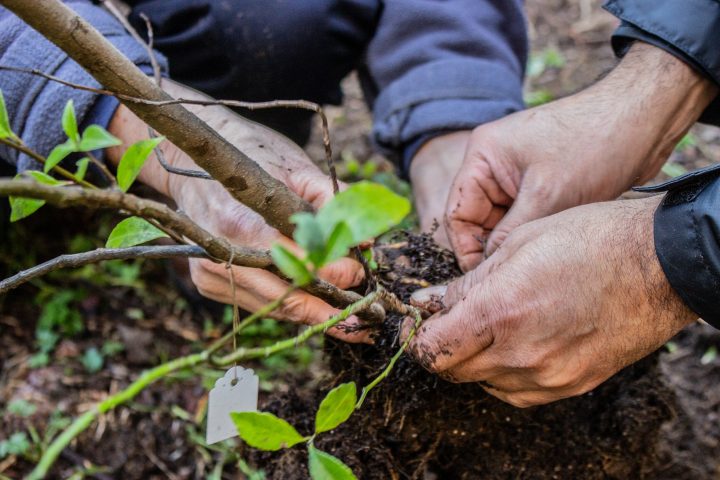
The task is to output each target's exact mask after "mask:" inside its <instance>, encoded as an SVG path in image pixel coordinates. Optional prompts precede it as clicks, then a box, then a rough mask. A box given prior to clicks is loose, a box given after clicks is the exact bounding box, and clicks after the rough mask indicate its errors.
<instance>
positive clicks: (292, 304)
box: [277, 295, 310, 323]
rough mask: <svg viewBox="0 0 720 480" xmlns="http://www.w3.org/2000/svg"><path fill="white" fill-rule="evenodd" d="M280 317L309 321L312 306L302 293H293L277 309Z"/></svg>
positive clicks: (303, 321) (302, 321)
mask: <svg viewBox="0 0 720 480" xmlns="http://www.w3.org/2000/svg"><path fill="white" fill-rule="evenodd" d="M277 312H278V314H279V316H280V317H282V318H283V319H290V320H293V321H296V322H301V323H308V322H309V321H310V308H309V305H308V302H307V301H306V299H305V298H303V296H301V295H291V296H290V297H288V298H287V299H286V300H285V301H284V302H283V304H282V307H280V308H279V309H278V310H277Z"/></svg>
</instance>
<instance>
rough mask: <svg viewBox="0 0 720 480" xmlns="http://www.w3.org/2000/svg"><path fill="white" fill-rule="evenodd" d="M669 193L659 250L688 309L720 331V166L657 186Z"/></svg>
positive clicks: (662, 209)
mask: <svg viewBox="0 0 720 480" xmlns="http://www.w3.org/2000/svg"><path fill="white" fill-rule="evenodd" d="M636 190H640V191H646V192H656V191H665V190H666V191H668V193H667V195H666V197H665V199H664V200H663V202H662V203H661V204H660V206H659V207H658V209H657V211H656V212H655V227H654V232H655V233H654V235H655V250H656V252H657V256H658V259H659V260H660V265H661V266H662V268H663V271H664V272H665V275H666V276H667V279H668V281H669V282H670V285H671V286H672V287H673V288H674V289H675V291H676V292H677V293H678V295H679V296H680V298H682V299H683V301H684V302H685V304H686V305H687V306H688V307H690V308H691V309H692V310H693V311H694V312H695V313H697V314H698V316H700V317H701V318H703V319H704V320H705V321H706V322H708V323H709V324H711V325H713V326H714V327H715V328H720V165H714V166H712V167H709V168H706V169H703V170H700V171H697V172H692V173H690V174H688V175H685V176H683V177H678V178H676V179H674V180H671V181H669V182H667V183H665V184H662V185H658V186H655V187H647V188H640V189H636Z"/></svg>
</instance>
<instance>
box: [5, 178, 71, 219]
mask: <svg viewBox="0 0 720 480" xmlns="http://www.w3.org/2000/svg"><path fill="white" fill-rule="evenodd" d="M25 175H27V176H30V177H32V178H33V180H35V181H37V182H40V183H44V184H46V185H53V186H60V185H67V183H68V182H61V181H59V180H56V179H54V178H53V177H51V176H50V175H47V174H45V173H43V172H40V171H38V170H28V171H26V172H23V173H21V174H18V175H16V176H15V178H16V179H17V178H22V177H23V176H25ZM9 201H10V221H11V222H17V221H18V220H22V219H23V218H27V217H29V216H30V215H32V214H33V213H35V212H37V211H38V210H39V209H40V207H42V206H43V205H45V200H39V199H37V198H22V197H10V198H9Z"/></svg>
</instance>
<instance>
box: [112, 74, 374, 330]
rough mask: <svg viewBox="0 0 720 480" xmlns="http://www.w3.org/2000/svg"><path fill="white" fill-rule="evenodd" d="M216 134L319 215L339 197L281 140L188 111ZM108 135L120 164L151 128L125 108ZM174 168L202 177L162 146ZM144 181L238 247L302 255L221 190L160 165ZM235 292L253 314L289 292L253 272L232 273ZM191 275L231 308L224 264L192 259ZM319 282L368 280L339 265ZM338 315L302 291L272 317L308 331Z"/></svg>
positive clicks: (221, 115)
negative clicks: (277, 247)
mask: <svg viewBox="0 0 720 480" xmlns="http://www.w3.org/2000/svg"><path fill="white" fill-rule="evenodd" d="M163 88H164V89H165V90H166V91H168V93H170V94H171V95H172V96H174V97H176V98H178V97H183V98H207V97H205V96H203V95H201V94H199V93H197V92H195V91H193V90H190V89H188V88H186V87H183V86H181V85H179V84H176V83H174V82H171V81H167V80H166V81H164V83H163ZM189 108H190V109H191V110H193V111H194V113H195V114H196V115H198V116H199V117H200V118H202V119H203V120H204V121H206V122H207V123H208V124H209V125H210V126H211V127H213V128H215V129H216V130H217V132H218V133H219V134H220V135H221V136H223V137H224V138H226V139H228V140H229V141H230V142H231V143H232V144H234V145H237V146H238V147H239V148H240V149H241V150H242V151H243V152H244V153H245V154H247V155H248V156H249V157H250V158H252V159H253V160H255V161H256V162H257V163H258V164H259V165H260V166H261V167H262V168H264V169H265V170H266V171H267V172H268V173H270V174H271V175H273V176H274V177H275V178H277V179H279V180H280V181H282V182H284V183H285V184H286V185H287V186H288V187H289V188H290V189H291V190H293V191H294V192H295V193H297V194H298V195H299V196H300V197H302V198H303V199H305V200H306V201H308V202H309V203H311V204H312V205H313V206H314V207H316V208H318V207H320V206H321V205H322V204H323V203H325V202H326V201H328V200H329V199H330V198H332V196H333V190H332V184H331V182H330V179H329V177H328V176H327V175H325V174H323V173H322V171H320V169H318V168H317V167H316V166H315V165H314V164H313V163H312V162H311V161H310V159H309V158H308V157H307V156H306V155H305V153H304V152H303V150H302V149H301V148H300V147H298V146H297V145H295V144H294V143H293V142H291V141H290V140H288V139H287V138H286V137H284V136H282V135H280V134H279V133H277V132H275V131H273V130H270V129H268V128H266V127H264V126H262V125H259V124H257V123H254V122H250V121H248V120H246V119H244V118H242V117H240V116H238V115H236V114H235V113H234V112H232V111H231V110H229V109H226V108H224V107H204V108H203V107H197V106H191V107H189ZM109 130H110V132H111V133H113V134H114V135H116V136H118V137H119V138H120V139H121V140H123V143H124V144H125V145H124V146H123V147H119V148H117V149H115V150H111V151H109V152H108V156H109V159H110V161H111V162H114V163H117V161H119V158H120V155H121V154H122V151H123V150H124V149H125V148H126V147H127V145H129V144H131V143H133V142H135V141H137V140H140V139H142V138H147V126H146V125H145V124H144V123H143V122H142V121H140V120H139V119H138V118H137V117H136V116H135V115H134V114H132V112H130V111H129V110H128V109H126V108H125V107H122V106H121V107H120V108H119V109H118V111H117V113H116V114H115V116H114V118H113V121H112V122H111V125H110V128H109ZM161 148H162V150H163V153H164V155H165V157H166V159H167V161H168V163H170V164H171V165H173V166H175V167H179V168H184V169H190V170H198V167H197V165H195V163H194V162H193V161H192V160H191V159H190V158H189V157H188V156H187V155H186V154H185V153H183V152H182V151H181V150H180V149H178V148H177V147H175V146H174V145H173V144H171V143H170V142H164V143H163V144H162V146H161ZM139 179H140V180H141V181H143V182H144V183H146V184H148V185H150V186H152V187H153V188H155V189H156V190H158V191H159V192H160V193H163V194H165V195H166V196H168V197H170V198H172V199H173V200H174V201H175V203H176V204H177V205H178V208H179V209H180V210H182V211H183V212H184V213H186V214H187V215H188V216H189V217H190V218H191V219H193V220H194V221H195V222H196V223H197V224H198V225H200V226H201V227H203V228H204V229H206V230H207V231H209V232H210V233H212V234H215V235H218V236H220V237H223V238H225V239H227V240H229V241H230V242H231V243H233V244H236V245H243V246H246V247H251V248H258V249H269V248H270V247H271V246H272V244H274V243H276V242H279V243H281V244H283V245H284V246H286V247H287V248H289V249H290V250H294V251H295V252H296V253H298V252H299V251H300V249H299V247H298V246H297V245H296V244H295V243H294V242H293V241H292V240H291V239H289V238H287V237H285V236H283V235H282V234H281V233H280V232H278V231H277V230H276V229H274V228H272V227H270V226H269V225H267V224H266V223H265V221H264V219H263V218H262V217H261V216H260V215H259V214H257V213H255V212H254V211H252V210H251V209H249V208H248V207H246V206H245V205H243V204H241V203H239V202H238V201H236V200H235V199H233V198H232V197H231V196H230V194H229V193H228V192H227V191H226V190H225V189H224V188H223V187H222V185H220V183H219V182H216V181H211V180H204V179H196V178H189V177H185V176H179V175H173V174H168V172H167V171H165V170H164V169H163V168H162V166H161V165H160V164H159V162H157V161H156V160H155V159H154V158H152V159H151V160H150V161H148V162H147V164H146V165H145V167H144V168H143V170H142V172H141V173H140V176H139ZM231 271H232V274H233V276H234V282H235V285H236V292H235V297H234V300H235V302H236V303H237V304H238V305H239V306H240V307H242V308H243V309H245V310H248V311H255V310H257V309H259V308H260V307H262V306H263V305H266V304H267V303H270V302H271V301H273V300H276V299H277V298H279V297H280V296H282V295H283V294H284V293H285V291H286V290H287V289H288V287H289V285H288V283H287V282H285V281H284V280H282V279H281V278H279V277H277V276H275V275H273V274H272V273H270V272H267V271H265V270H261V269H255V268H246V267H237V266H234V267H232V269H231ZM190 274H191V277H192V280H193V283H194V284H195V286H196V287H197V289H198V291H199V292H200V293H201V294H202V295H204V296H206V297H208V298H211V299H213V300H216V301H219V302H223V303H227V304H232V303H233V294H232V289H231V286H230V279H229V270H228V269H226V268H225V264H219V263H215V262H212V261H210V260H204V259H191V260H190ZM319 276H320V278H322V279H324V280H326V281H328V282H330V283H332V284H334V285H335V286H337V287H338V288H342V289H346V288H350V287H353V286H357V285H359V284H360V283H361V282H362V280H363V277H364V274H363V269H362V266H361V265H360V264H359V263H358V262H356V261H355V260H352V259H350V258H344V259H341V260H339V261H337V262H335V263H333V264H331V265H328V266H327V267H325V268H323V269H321V270H320V272H319ZM339 312H340V310H338V309H336V308H334V307H332V306H330V305H328V304H327V303H325V302H324V301H323V300H321V299H319V298H317V297H314V296H312V295H310V294H308V293H305V292H303V291H296V292H294V293H292V294H291V295H290V296H289V297H288V298H287V299H286V300H285V302H284V303H283V305H282V306H281V307H280V308H279V309H277V310H276V311H275V312H274V313H273V314H272V315H271V316H274V317H275V318H279V319H283V320H289V321H294V322H299V323H304V324H317V323H321V322H324V321H325V320H327V319H328V318H329V317H331V316H333V315H335V314H337V313H339ZM358 322H359V319H358V318H357V317H355V316H352V317H350V318H349V319H348V320H346V321H345V322H343V325H344V326H352V325H353V324H357V323H358ZM329 333H330V334H331V335H333V336H335V337H337V338H341V339H343V340H346V341H351V342H362V341H368V338H369V337H368V335H367V332H358V333H345V332H344V331H341V330H340V329H338V328H334V329H331V330H330V331H329Z"/></svg>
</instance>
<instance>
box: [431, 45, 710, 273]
mask: <svg viewBox="0 0 720 480" xmlns="http://www.w3.org/2000/svg"><path fill="white" fill-rule="evenodd" d="M716 93H717V88H716V87H715V86H713V84H712V83H711V82H709V81H708V80H706V79H705V78H704V77H702V76H701V75H700V74H699V73H697V72H696V71H695V70H693V69H692V68H691V67H689V66H687V65H686V64H685V63H683V62H682V61H680V60H678V59H677V58H675V57H673V56H672V55H670V54H668V53H666V52H664V51H662V50H660V49H658V48H655V47H652V46H650V45H646V44H641V43H638V44H636V45H635V46H634V47H633V48H632V50H631V51H630V52H629V53H628V54H627V56H626V57H625V59H624V60H623V61H622V62H621V63H620V65H619V66H618V67H617V68H616V69H615V70H614V71H613V72H612V73H611V74H610V75H608V76H607V77H606V78H604V79H603V80H601V81H600V82H599V83H597V84H596V85H594V86H592V87H590V88H589V89H587V90H585V91H583V92H580V93H578V94H576V95H573V96H570V97H567V98H565V99H562V100H559V101H557V102H553V103H550V104H546V105H543V106H541V107H537V108H534V109H531V110H527V111H523V112H518V113H515V114H513V115H510V116H508V117H506V118H504V119H501V120H499V121H497V122H493V123H490V124H486V125H483V126H480V127H478V128H477V129H475V130H474V131H473V133H472V137H471V138H470V140H469V144H468V150H467V153H466V155H465V159H464V162H463V165H462V168H461V169H460V172H459V173H458V175H457V177H456V178H455V181H454V183H453V187H452V191H451V193H450V196H449V198H448V202H447V208H446V216H445V221H446V227H447V232H448V237H449V239H450V243H451V244H452V247H453V250H454V251H455V254H456V256H457V257H458V261H459V264H460V267H461V268H462V269H463V270H464V271H468V270H470V269H472V268H474V267H475V266H476V265H478V264H479V263H480V262H481V261H482V260H483V259H484V258H486V257H487V256H489V255H490V254H492V253H493V252H494V251H495V250H496V249H497V247H498V246H499V245H500V244H501V243H502V242H503V240H504V239H505V238H506V237H507V235H508V234H509V233H510V232H511V231H512V230H513V229H514V228H516V227H518V226H519V225H522V224H523V223H526V222H529V221H531V220H534V219H537V218H541V217H544V216H546V215H550V214H553V213H557V212H559V211H562V210H564V209H566V208H570V207H574V206H577V205H581V204H585V203H590V202H596V201H605V200H613V199H615V198H617V197H618V196H619V195H620V194H621V193H622V192H624V191H625V190H627V189H628V188H629V187H630V186H632V185H635V184H641V183H643V182H645V181H647V180H648V179H650V178H652V177H653V176H654V175H655V174H656V173H657V172H658V171H659V169H660V168H661V167H662V165H663V163H664V162H665V160H666V159H667V157H668V156H669V155H670V153H671V152H672V150H673V148H674V147H675V145H676V144H677V142H678V141H679V140H680V139H681V138H682V136H683V135H684V134H685V133H686V132H687V130H688V129H689V128H690V126H691V125H692V124H693V123H694V122H695V121H696V120H697V118H698V117H699V116H700V114H701V113H702V111H703V110H704V109H705V107H706V106H707V105H708V104H709V102H710V101H712V99H713V98H714V96H715V95H716Z"/></svg>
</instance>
